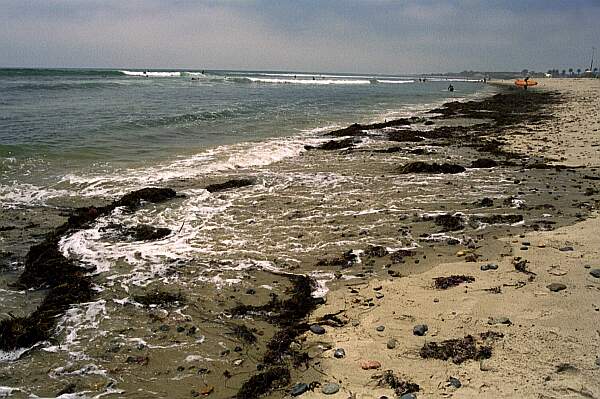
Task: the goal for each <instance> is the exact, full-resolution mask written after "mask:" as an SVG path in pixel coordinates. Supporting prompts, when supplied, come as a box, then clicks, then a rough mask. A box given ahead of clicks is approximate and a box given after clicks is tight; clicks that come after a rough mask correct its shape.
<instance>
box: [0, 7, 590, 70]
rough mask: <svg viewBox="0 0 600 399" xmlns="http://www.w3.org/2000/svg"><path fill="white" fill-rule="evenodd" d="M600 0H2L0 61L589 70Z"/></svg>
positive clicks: (49, 64)
mask: <svg viewBox="0 0 600 399" xmlns="http://www.w3.org/2000/svg"><path fill="white" fill-rule="evenodd" d="M592 46H595V47H599V48H600V1H599V0H571V1H568V0H565V1H561V0H551V1H550V0H521V1H491V0H488V1H475V0H463V1H459V0H455V1H443V2H442V1H428V0H423V1H392V0H345V1H342V0H330V1H328V0H272V1H267V0H220V1H219V0H196V1H192V0H162V1H160V0H0V66H4V67H10V66H14V67H107V68H111V67H123V68H126V67H128V68H195V69H276V70H304V71H340V72H341V71H344V72H370V73H377V72H380V73H421V72H444V71H461V70H464V69H474V70H486V71H488V70H520V69H522V68H530V69H535V70H546V69H549V68H559V69H563V68H567V69H568V68H569V67H573V68H575V69H577V68H582V69H584V68H585V67H587V66H588V65H589V58H590V53H591V47H592Z"/></svg>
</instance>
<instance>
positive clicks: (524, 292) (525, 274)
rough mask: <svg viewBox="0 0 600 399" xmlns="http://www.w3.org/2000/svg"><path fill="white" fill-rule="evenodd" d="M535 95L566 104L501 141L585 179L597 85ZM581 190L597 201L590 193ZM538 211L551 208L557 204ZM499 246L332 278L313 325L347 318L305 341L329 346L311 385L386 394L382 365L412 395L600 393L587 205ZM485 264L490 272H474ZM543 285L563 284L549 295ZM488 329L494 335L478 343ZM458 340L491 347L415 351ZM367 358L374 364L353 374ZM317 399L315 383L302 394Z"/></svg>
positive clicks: (568, 84) (591, 159)
mask: <svg viewBox="0 0 600 399" xmlns="http://www.w3.org/2000/svg"><path fill="white" fill-rule="evenodd" d="M543 90H558V91H559V92H560V93H561V94H563V95H564V97H563V99H564V100H565V101H564V102H561V103H558V104H553V105H552V106H551V108H550V109H551V113H552V115H553V117H552V118H550V119H548V120H545V121H543V122H542V123H529V122H525V123H523V124H520V125H517V126H511V127H509V128H508V129H505V131H504V134H503V136H504V137H505V138H507V139H508V140H507V146H505V148H508V149H509V150H510V151H514V152H516V153H519V154H522V155H525V156H527V157H533V156H538V157H545V158H546V159H547V160H548V161H550V162H551V163H554V164H561V165H570V166H586V167H587V168H585V169H581V170H582V171H584V172H583V174H584V175H585V173H587V172H589V171H593V170H595V169H594V168H593V167H598V166H600V153H599V152H598V150H599V149H600V147H598V146H597V145H596V142H597V141H598V134H597V131H598V126H599V123H600V118H598V113H599V111H598V104H599V103H600V99H599V95H600V81H598V80H595V81H590V80H571V79H561V80H550V79H548V80H543V81H542V82H541V84H540V85H539V87H538V88H536V89H535V91H543ZM588 178H589V176H588ZM575 180H577V179H573V181H575ZM582 181H583V180H582ZM592 181H594V180H592ZM571 190H575V189H574V188H572V187H570V188H567V191H571ZM589 194H590V197H589V200H590V201H592V203H597V200H598V196H597V190H596V189H594V188H592V189H591V191H589ZM551 202H552V203H553V204H555V203H554V202H553V201H552V200H551ZM548 213H552V214H554V215H556V214H558V213H560V207H559V206H558V207H557V208H556V209H552V210H548ZM489 239H491V238H487V239H486V238H484V239H483V241H485V240H489ZM500 242H502V243H504V244H506V247H504V248H503V249H502V250H501V251H498V252H496V253H493V252H491V253H489V254H488V256H487V257H483V258H480V259H477V261H476V262H465V261H464V257H462V256H455V258H454V259H453V260H444V261H441V262H439V263H436V264H433V265H432V266H431V268H430V269H429V270H427V271H425V272H422V273H418V274H411V275H407V276H405V277H402V278H396V279H373V280H371V281H369V282H368V283H364V284H340V286H339V288H337V289H335V290H333V291H332V292H330V293H329V295H328V296H327V303H326V304H325V305H324V306H322V307H320V308H319V309H318V310H317V311H316V312H315V313H314V315H313V321H315V322H316V320H318V318H319V317H320V316H322V315H324V314H337V315H338V317H339V318H341V319H343V320H344V321H346V322H347V323H346V324H345V325H343V326H338V327H327V326H326V327H325V328H326V330H327V331H326V333H325V334H323V335H314V334H309V335H307V337H306V338H307V341H308V343H309V344H312V345H319V344H320V345H321V347H322V348H331V349H327V350H323V352H322V353H321V354H320V356H319V359H318V361H317V365H316V366H315V367H316V368H318V369H320V370H321V372H322V373H323V375H322V378H321V382H322V383H328V382H331V383H336V384H339V386H340V390H339V393H337V394H334V395H331V397H337V398H348V397H353V398H378V397H384V396H386V397H394V392H393V390H392V389H391V388H390V387H389V384H387V383H385V382H384V383H381V384H378V381H380V380H381V379H382V377H384V375H385V374H384V372H385V370H391V371H392V372H393V373H394V374H395V375H396V376H398V377H399V378H401V379H402V380H405V381H410V382H413V383H416V384H418V385H419V387H420V389H419V390H418V392H415V395H416V396H418V397H426V398H445V397H457V398H496V397H510V398H583V397H586V398H593V397H594V398H595V397H600V382H599V381H600V360H598V359H599V358H600V345H599V343H598V342H599V341H598V338H599V334H600V330H598V326H600V300H599V299H600V295H599V294H600V278H597V277H594V276H592V275H591V274H590V271H591V270H594V269H598V268H600V263H599V261H598V259H599V249H598V248H600V223H598V219H597V213H596V211H593V212H592V213H591V214H589V216H588V218H587V219H586V220H581V221H579V222H577V223H575V224H573V225H569V226H564V227H560V228H557V229H555V230H553V231H533V229H531V228H525V229H524V231H522V232H519V233H516V234H514V233H513V234H509V235H508V236H506V237H502V238H500ZM480 243H481V241H480ZM474 251H475V252H478V251H479V250H477V249H475V250H474ZM457 255H463V254H461V253H459V252H457ZM523 260H526V263H523V262H522V261H523ZM489 263H494V264H496V265H497V266H498V268H497V269H494V270H485V271H484V270H481V266H483V265H487V264H489ZM515 265H517V266H518V267H515ZM523 265H525V268H523ZM518 268H520V269H521V271H519V270H517V269H518ZM596 273H598V272H596ZM450 275H466V276H472V277H473V278H474V281H473V282H470V283H462V284H459V285H458V286H455V287H450V288H448V289H445V290H442V289H436V288H435V287H434V278H437V277H440V276H450ZM553 283H559V284H564V289H562V290H559V291H552V290H551V289H549V288H548V287H549V286H550V285H551V284H553ZM553 288H554V289H558V288H563V287H559V286H556V287H553ZM420 324H425V325H427V327H428V330H427V331H426V333H425V334H424V335H422V336H419V335H415V334H414V331H413V328H414V327H415V326H417V325H420ZM382 327H383V328H382ZM488 331H492V332H495V333H499V334H501V336H500V335H497V336H496V337H495V338H493V339H487V340H482V339H479V338H477V337H478V336H479V334H481V333H485V332H488ZM466 336H473V337H476V338H477V339H476V340H475V341H476V342H477V344H476V345H480V346H479V347H481V345H483V346H487V347H490V348H491V355H489V356H488V355H485V356H484V355H482V356H476V357H479V358H478V359H474V360H465V361H462V359H460V356H459V357H456V356H458V355H456V354H455V355H454V356H455V357H454V358H453V356H452V354H451V356H450V359H448V360H438V359H431V358H423V357H422V354H423V353H424V351H423V350H422V348H423V347H424V346H425V345H426V344H427V343H433V342H436V343H439V342H441V341H444V340H449V339H460V338H464V337H466ZM454 346H456V343H455V344H454ZM336 348H343V349H344V350H345V357H343V358H335V357H334V350H335V349H336ZM366 360H374V361H376V362H378V363H379V364H373V365H374V366H377V367H375V368H373V369H369V370H364V369H363V368H361V364H363V362H364V361H366ZM452 378H455V379H458V380H459V381H460V383H457V382H456V381H455V380H452ZM458 385H460V387H457V386H458ZM397 393H398V392H397ZM322 396H323V394H322V393H321V388H316V389H315V390H314V392H310V391H309V392H307V393H305V394H304V395H303V396H302V397H306V398H316V397H322Z"/></svg>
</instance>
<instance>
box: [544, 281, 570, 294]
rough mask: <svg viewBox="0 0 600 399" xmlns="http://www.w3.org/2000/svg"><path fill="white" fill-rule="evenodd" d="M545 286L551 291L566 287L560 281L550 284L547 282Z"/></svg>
mask: <svg viewBox="0 0 600 399" xmlns="http://www.w3.org/2000/svg"><path fill="white" fill-rule="evenodd" d="M546 288H548V289H549V290H550V291H552V292H558V291H562V290H564V289H566V288H567V286H566V285H564V284H562V283H552V284H548V285H547V286H546Z"/></svg>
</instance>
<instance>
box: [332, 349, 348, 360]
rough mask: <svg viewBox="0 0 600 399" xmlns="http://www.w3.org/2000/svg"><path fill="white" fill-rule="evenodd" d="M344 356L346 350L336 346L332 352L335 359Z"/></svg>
mask: <svg viewBox="0 0 600 399" xmlns="http://www.w3.org/2000/svg"><path fill="white" fill-rule="evenodd" d="M345 356H346V351H345V350H344V348H337V349H336V350H335V351H334V352H333V357H335V358H336V359H341V358H343V357H345Z"/></svg>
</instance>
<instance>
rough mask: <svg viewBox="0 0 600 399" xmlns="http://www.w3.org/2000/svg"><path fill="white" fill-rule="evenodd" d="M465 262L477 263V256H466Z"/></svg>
mask: <svg viewBox="0 0 600 399" xmlns="http://www.w3.org/2000/svg"><path fill="white" fill-rule="evenodd" d="M465 262H477V254H468V255H467V256H465Z"/></svg>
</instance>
